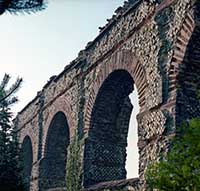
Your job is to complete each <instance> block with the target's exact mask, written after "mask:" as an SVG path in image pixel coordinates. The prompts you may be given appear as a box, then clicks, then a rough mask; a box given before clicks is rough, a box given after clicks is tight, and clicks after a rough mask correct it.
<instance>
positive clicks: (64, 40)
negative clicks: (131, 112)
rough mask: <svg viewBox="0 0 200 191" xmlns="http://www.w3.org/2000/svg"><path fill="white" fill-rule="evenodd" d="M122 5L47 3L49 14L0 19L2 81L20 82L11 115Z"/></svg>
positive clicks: (87, 0) (114, 0)
mask: <svg viewBox="0 0 200 191" xmlns="http://www.w3.org/2000/svg"><path fill="white" fill-rule="evenodd" d="M123 1H124V0H101V1H99V0H52V1H51V0H50V3H49V5H48V7H47V9H46V10H44V11H42V12H39V13H37V14H31V15H18V16H16V15H10V14H4V15H2V16H0V24H1V30H0V42H1V44H0V53H1V60H0V66H1V70H0V77H1V79H2V77H3V74H4V73H5V72H6V73H9V74H10V75H11V76H12V79H13V80H14V79H15V78H16V77H17V76H20V77H23V79H24V83H23V85H22V88H21V89H20V91H19V93H18V97H19V99H20V102H19V103H18V104H17V105H16V106H14V107H13V110H14V112H18V111H20V110H21V109H22V108H23V107H24V106H25V105H26V104H27V103H28V102H30V101H31V100H32V99H33V98H34V97H35V96H36V94H37V91H40V90H41V89H42V87H43V86H44V85H45V83H46V82H47V81H48V79H49V78H50V77H51V76H52V75H57V74H59V73H60V72H61V71H62V70H63V69H64V67H65V66H66V65H67V64H69V63H70V61H72V60H73V59H75V58H76V57H77V55H78V52H79V51H80V50H81V49H84V47H85V46H86V44H87V42H89V41H91V40H93V39H94V38H95V37H96V36H97V34H98V31H99V30H98V27H99V26H104V25H105V24H106V19H108V18H110V17H111V16H112V15H113V13H114V10H115V9H116V8H117V7H119V6H122V5H123ZM131 128H132V127H131ZM133 128H137V127H133ZM131 133H132V134H134V135H130V136H129V138H130V139H132V140H133V139H135V138H136V137H135V136H137V135H136V133H134V132H131ZM132 136H133V137H132ZM132 147H133V146H132ZM133 149H134V148H133ZM134 160H135V159H134V157H133V158H130V159H129V161H133V162H134ZM131 171H134V172H128V177H135V176H136V174H137V171H138V169H132V170H131Z"/></svg>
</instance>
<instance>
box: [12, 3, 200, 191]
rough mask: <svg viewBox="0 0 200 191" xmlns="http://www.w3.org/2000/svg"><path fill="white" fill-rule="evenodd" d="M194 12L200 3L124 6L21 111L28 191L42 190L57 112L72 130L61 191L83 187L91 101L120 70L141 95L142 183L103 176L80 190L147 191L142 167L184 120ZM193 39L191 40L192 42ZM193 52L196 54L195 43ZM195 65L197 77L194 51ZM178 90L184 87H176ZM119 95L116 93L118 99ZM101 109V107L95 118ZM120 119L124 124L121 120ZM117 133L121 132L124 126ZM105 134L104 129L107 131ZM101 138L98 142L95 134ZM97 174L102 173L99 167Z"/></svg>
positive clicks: (20, 130)
mask: <svg viewBox="0 0 200 191" xmlns="http://www.w3.org/2000/svg"><path fill="white" fill-rule="evenodd" d="M197 10H199V8H198V1H195V0H143V1H142V0H129V1H126V2H125V3H124V5H123V7H119V8H118V9H117V10H116V12H115V15H114V16H113V17H112V18H111V19H109V20H108V23H107V24H106V25H105V26H104V27H101V28H100V34H99V35H98V36H97V37H96V39H94V41H92V42H89V43H88V44H87V46H86V48H85V49H84V50H82V51H80V52H79V55H78V57H77V59H75V60H74V61H72V62H71V63H70V65H67V66H66V67H65V69H64V70H63V71H62V72H61V73H60V74H59V75H58V76H53V77H51V78H50V79H49V81H48V83H47V84H45V86H44V87H43V89H42V90H41V91H40V92H38V93H37V96H36V97H35V98H34V100H32V101H31V102H30V103H29V104H28V105H27V106H26V107H25V108H24V109H23V110H22V111H21V112H19V114H18V116H17V118H16V120H15V122H16V128H17V132H18V136H19V140H20V142H21V143H22V142H23V140H24V138H25V137H26V136H29V137H30V140H31V143H32V147H33V148H32V150H33V165H32V175H31V191H37V190H44V189H43V188H41V187H40V188H39V184H38V182H39V173H40V172H39V169H40V163H41V161H42V160H43V158H44V153H45V147H46V139H47V134H48V130H49V126H50V124H51V121H52V119H53V117H54V116H55V115H56V113H58V112H63V113H64V115H65V116H66V119H67V123H68V126H69V139H70V140H69V141H70V144H69V147H68V148H66V149H67V152H68V154H67V162H66V163H67V164H66V166H67V169H66V174H67V175H66V179H67V180H66V182H67V185H66V187H67V188H66V189H67V191H78V190H81V189H84V185H85V180H86V177H85V170H84V169H87V164H89V163H87V164H86V163H85V157H87V158H89V160H90V157H91V158H92V157H93V156H91V154H92V153H94V152H98V150H97V149H96V148H99V147H100V146H102V144H101V143H100V142H101V141H99V142H98V141H97V142H96V144H97V147H93V148H92V150H90V151H89V152H88V151H86V150H85V148H87V142H88V140H91V134H92V133H91V132H93V131H92V129H93V126H92V125H91V124H92V123H91V121H92V119H93V118H92V114H93V113H94V108H95V107H94V105H95V101H96V100H97V97H98V96H99V90H100V89H101V87H102V85H103V83H104V82H105V80H106V79H108V78H109V76H110V75H112V74H113V72H115V71H117V70H123V71H126V72H127V73H129V75H130V76H131V78H132V80H133V82H134V84H135V85H136V88H137V91H138V96H139V105H140V113H139V114H138V116H137V121H138V138H139V140H138V148H139V155H140V158H139V179H131V180H113V179H112V177H111V178H109V177H107V178H108V180H107V181H108V182H106V183H103V182H98V181H97V182H96V183H95V185H90V186H89V187H87V188H85V190H88V191H89V190H97V191H105V190H106V191H122V190H127V191H128V190H132V191H143V190H145V189H146V188H145V180H144V173H145V169H146V167H147V166H148V164H149V163H150V162H152V161H154V160H159V155H160V153H162V152H166V151H167V149H168V146H169V139H170V138H171V136H173V135H174V133H175V129H176V125H178V121H181V119H185V118H184V116H183V117H181V113H180V103H182V102H181V100H182V101H183V102H184V101H185V102H186V101H187V99H186V98H185V97H187V96H188V95H187V94H186V93H181V92H183V91H181V90H183V89H184V92H186V91H187V90H188V89H189V87H188V86H186V85H185V82H184V83H182V81H184V79H185V78H184V75H185V74H187V72H185V73H183V77H182V78H181V73H180V71H182V70H183V69H182V68H185V67H184V66H185V65H184V64H185V61H184V59H185V60H187V57H186V56H185V55H186V54H187V55H189V54H190V57H192V54H193V53H192V50H193V49H191V48H190V50H189V48H188V44H190V47H192V45H193V41H194V40H192V38H191V37H192V34H193V32H194V31H196V33H197V34H199V33H198V31H199V28H197V26H198V25H199V17H198V14H197V13H198V11H197ZM193 36H194V39H196V38H197V37H195V35H193ZM197 36H198V35H197ZM197 46H198V47H197ZM195 47H197V49H199V44H196V45H195ZM187 50H188V51H189V52H188V51H187ZM192 62H193V63H194V65H193V71H194V70H195V67H198V66H197V63H198V62H199V59H198V54H197V53H196V57H195V60H193V61H192ZM187 67H189V65H187ZM197 75H198V74H197ZM191 79H193V77H192V75H191ZM190 83H192V80H190ZM193 83H196V85H194V87H195V88H194V89H195V90H197V91H198V89H199V83H198V82H196V81H194V82H193ZM113 84H114V83H113ZM181 84H182V89H179V87H180V86H179V85H181ZM186 84H187V83H186ZM113 86H114V85H113ZM110 87H112V84H111V86H110ZM119 92H120V90H119V91H118V92H116V93H119ZM105 93H106V92H105ZM105 95H106V94H105ZM180 95H181V96H182V97H181V96H180ZM113 97H114V96H113ZM110 99H112V95H110ZM177 100H178V101H177ZM116 103H117V102H116ZM195 103H197V102H195ZM107 104H108V106H107V105H106V107H107V108H109V99H107ZM178 104H179V105H178ZM189 104H190V108H193V102H192V101H190V103H189ZM97 105H98V104H97ZM113 107H114V105H113ZM98 109H99V107H97V113H98ZM116 115H118V113H116ZM188 115H190V112H188ZM199 115H200V113H199V111H198V112H196V114H195V116H199ZM121 116H122V118H123V116H124V118H126V115H121ZM127 116H128V115H127ZM191 116H192V114H191ZM189 118H190V117H189ZM95 120H96V121H95V123H97V124H98V123H100V122H101V120H105V118H101V120H100V119H98V115H97V119H95ZM112 120H114V118H112ZM122 121H123V120H122ZM126 121H127V120H126ZM115 122H116V121H114V123H115ZM116 123H117V122H116ZM122 127H125V126H123V125H121V128H122ZM113 128H114V126H113ZM104 131H107V130H106V128H105V130H104ZM119 131H120V128H119ZM113 132H115V131H113ZM102 133H105V132H102ZM118 134H119V135H120V133H118ZM115 135H116V136H118V135H117V132H116V133H113V136H115ZM110 136H112V135H110ZM98 139H100V137H98V136H97V140H98ZM125 145H126V144H125ZM124 148H125V147H124ZM104 149H105V150H104V151H103V153H104V152H107V150H106V149H107V148H106V147H105V148H104ZM113 149H115V148H113ZM113 151H114V150H113ZM113 151H112V152H113ZM110 152H111V151H110ZM69 164H70V165H69ZM55 168H56V167H55ZM98 168H101V167H98ZM102 168H103V167H102ZM122 168H124V167H122ZM52 170H53V169H52ZM98 170H99V172H101V169H98ZM93 172H94V170H91V172H89V173H91V174H90V175H91V178H92V177H93V175H94V174H93ZM96 172H97V171H96ZM102 172H103V171H102ZM95 176H96V175H95ZM97 176H98V180H103V179H104V178H102V177H104V175H103V174H101V173H97ZM88 177H90V176H88ZM96 180H97V179H96ZM109 180H110V181H109ZM52 189H57V190H62V189H64V188H52Z"/></svg>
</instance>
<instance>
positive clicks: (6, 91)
mask: <svg viewBox="0 0 200 191" xmlns="http://www.w3.org/2000/svg"><path fill="white" fill-rule="evenodd" d="M9 80H10V76H9V75H7V74H5V76H4V78H3V80H2V82H1V84H0V153H1V154H0V190H1V191H11V190H12V191H22V190H23V184H22V178H21V170H22V169H21V167H20V166H21V164H20V162H19V161H20V160H19V156H20V151H19V147H18V142H17V138H16V136H15V133H14V130H13V125H12V113H11V112H10V106H11V105H12V104H13V103H15V102H16V101H17V98H16V97H15V96H14V94H15V92H16V91H17V90H18V89H19V87H20V84H21V82H22V79H17V80H16V82H15V83H14V84H13V85H12V86H11V87H10V88H7V85H8V82H9Z"/></svg>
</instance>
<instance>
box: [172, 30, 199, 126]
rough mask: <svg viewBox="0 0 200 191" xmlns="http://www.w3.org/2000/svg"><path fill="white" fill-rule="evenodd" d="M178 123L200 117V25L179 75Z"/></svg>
mask: <svg viewBox="0 0 200 191" xmlns="http://www.w3.org/2000/svg"><path fill="white" fill-rule="evenodd" d="M178 84H179V85H178V97H177V108H176V112H177V115H176V116H177V119H176V121H177V125H178V126H179V125H180V124H181V123H183V122H184V121H187V120H188V119H191V118H195V117H200V27H196V28H195V30H194V32H193V35H192V37H191V39H190V42H189V44H188V47H187V50H186V55H185V58H184V61H183V63H182V64H181V69H180V74H179V76H178Z"/></svg>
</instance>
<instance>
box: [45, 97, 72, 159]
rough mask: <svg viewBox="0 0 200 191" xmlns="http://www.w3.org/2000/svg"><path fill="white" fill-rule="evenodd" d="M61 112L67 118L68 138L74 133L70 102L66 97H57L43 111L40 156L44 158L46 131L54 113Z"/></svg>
mask: <svg viewBox="0 0 200 191" xmlns="http://www.w3.org/2000/svg"><path fill="white" fill-rule="evenodd" d="M58 112H63V113H64V114H65V116H66V118H67V122H68V125H69V137H70V138H71V137H73V135H74V133H75V118H74V116H73V114H74V112H73V110H72V107H71V105H70V102H69V101H68V100H67V98H66V96H62V97H59V99H56V100H55V101H54V102H53V103H52V105H50V106H49V107H47V108H46V111H44V122H45V124H44V134H43V144H42V156H44V149H45V143H46V139H47V133H48V129H49V127H50V124H51V121H52V119H53V117H54V116H55V114H56V113H58Z"/></svg>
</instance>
